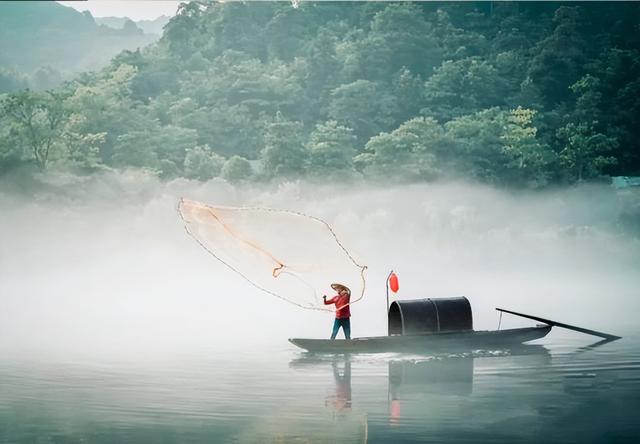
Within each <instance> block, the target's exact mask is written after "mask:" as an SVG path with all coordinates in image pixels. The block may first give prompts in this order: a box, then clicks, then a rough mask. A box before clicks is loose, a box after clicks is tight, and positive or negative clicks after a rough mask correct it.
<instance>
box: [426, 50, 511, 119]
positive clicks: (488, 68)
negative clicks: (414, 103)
mask: <svg viewBox="0 0 640 444" xmlns="http://www.w3.org/2000/svg"><path fill="white" fill-rule="evenodd" d="M506 90H507V83H506V82H505V81H504V79H502V78H501V77H500V75H499V74H498V71H497V70H496V68H495V67H494V66H493V65H492V64H491V63H489V62H487V61H485V60H482V59H481V58H479V57H469V58H465V59H461V60H457V61H451V60H448V61H446V62H444V63H443V64H442V65H441V66H440V67H439V68H437V69H436V71H435V72H434V74H433V76H431V77H430V78H429V80H427V82H426V83H425V92H424V96H425V102H426V105H427V106H426V107H425V108H424V109H423V111H422V112H423V114H424V115H428V116H433V117H435V118H437V119H438V120H440V121H447V120H451V119H452V118H455V117H459V116H462V115H464V114H469V113H470V112H475V111H479V110H482V109H486V108H490V107H493V106H501V105H504V98H505V92H506Z"/></svg>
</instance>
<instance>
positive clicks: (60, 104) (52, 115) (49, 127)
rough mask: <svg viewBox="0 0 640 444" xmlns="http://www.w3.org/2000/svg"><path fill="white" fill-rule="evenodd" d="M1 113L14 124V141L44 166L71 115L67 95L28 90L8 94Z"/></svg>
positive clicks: (42, 167) (40, 165) (0, 108)
mask: <svg viewBox="0 0 640 444" xmlns="http://www.w3.org/2000/svg"><path fill="white" fill-rule="evenodd" d="M0 112H1V113H2V114H3V115H4V116H6V118H7V120H8V121H9V122H10V124H12V125H13V130H14V135H15V137H13V140H14V143H19V144H20V145H22V146H23V148H24V149H25V151H26V152H28V153H30V155H31V156H32V157H31V158H32V160H33V161H34V162H35V163H36V165H37V166H38V167H39V168H40V169H45V168H46V166H47V163H48V162H49V158H50V155H51V154H52V149H53V148H54V147H56V146H57V145H58V142H59V141H60V136H61V133H62V129H63V127H64V123H65V121H66V119H67V116H68V112H67V109H66V108H65V106H64V96H63V95H62V94H60V93H53V92H47V93H35V92H32V91H29V90H25V91H22V92H19V93H15V94H11V95H8V96H7V97H5V98H4V99H3V100H2V103H1V105H0Z"/></svg>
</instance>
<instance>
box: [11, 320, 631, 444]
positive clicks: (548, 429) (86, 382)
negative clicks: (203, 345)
mask: <svg viewBox="0 0 640 444" xmlns="http://www.w3.org/2000/svg"><path fill="white" fill-rule="evenodd" d="M538 343H539V344H540V345H532V346H528V347H524V348H523V349H521V350H478V351H474V352H472V353H468V354H459V355H449V356H408V355H392V354H385V355H354V356H351V357H346V356H334V355H315V356H314V355H309V354H307V353H303V352H300V351H298V350H296V349H295V348H294V347H293V346H290V347H289V346H288V345H286V344H283V345H282V346H281V347H274V348H273V349H266V350H265V349H261V350H252V351H246V352H241V351H238V352H237V353H235V354H233V355H231V354H220V353H216V352H215V351H211V352H209V353H207V352H203V353H202V354H200V355H198V356H194V355H176V354H172V355H167V356H155V357H148V356H147V357H145V356H138V357H129V358H126V359H124V358H123V359H115V358H114V359H99V358H96V357H95V356H93V357H84V358H82V357H76V358H73V359H71V358H62V357H59V356H58V357H52V356H47V357H45V356H42V355H38V354H34V355H33V356H30V355H29V354H28V353H21V354H16V353H9V354H7V353H5V354H4V358H3V359H2V360H1V362H0V442H2V443H94V442H95V443H120V442H134V443H189V442H194V443H195V442H198V443H200V442H211V443H216V442H221V443H224V442H239V443H244V442H256V443H269V442H274V443H283V442H284V443H286V442H300V443H315V442H318V443H333V442H354V443H365V442H369V443H373V442H380V443H402V442H437V443H448V442H465V443H466V442H491V443H496V442H504V443H515V442H545V443H552V442H553V443H591V442H593V443H596V442H597V443H600V442H603V443H604V442H615V443H619V442H629V443H632V442H634V443H635V442H639V441H638V440H639V438H640V421H638V412H640V338H639V337H626V338H624V339H622V340H620V341H617V342H613V343H609V344H605V345H603V346H599V347H595V348H590V347H585V346H586V345H588V344H589V338H588V337H587V338H586V339H585V337H583V336H581V337H579V338H576V337H574V336H573V335H568V336H566V335H562V334H558V333H556V332H552V334H551V335H550V336H549V337H548V338H545V339H544V340H541V341H538Z"/></svg>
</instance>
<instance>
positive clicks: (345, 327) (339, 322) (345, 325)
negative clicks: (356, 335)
mask: <svg viewBox="0 0 640 444" xmlns="http://www.w3.org/2000/svg"><path fill="white" fill-rule="evenodd" d="M340 327H342V331H344V337H345V338H346V339H351V320H350V319H349V318H344V319H336V320H335V321H334V322H333V332H332V333H331V339H335V338H336V336H338V330H340Z"/></svg>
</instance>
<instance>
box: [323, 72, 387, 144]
mask: <svg viewBox="0 0 640 444" xmlns="http://www.w3.org/2000/svg"><path fill="white" fill-rule="evenodd" d="M397 106H398V105H397V102H396V100H395V98H394V97H393V96H392V95H390V94H388V93H386V92H385V91H384V89H383V88H382V87H381V85H378V84H376V83H373V82H370V81H368V80H357V81H355V82H352V83H349V84H346V85H342V86H339V87H338V88H336V89H334V90H333V91H331V102H330V104H329V116H330V117H331V118H332V119H334V120H336V121H337V122H338V123H340V124H342V125H345V126H347V127H349V128H353V130H354V133H355V135H356V136H357V137H358V140H361V141H366V140H369V138H371V137H372V136H374V135H376V134H379V133H380V132H382V131H387V130H389V129H390V128H392V127H393V124H394V123H395V119H394V115H396V114H397Z"/></svg>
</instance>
